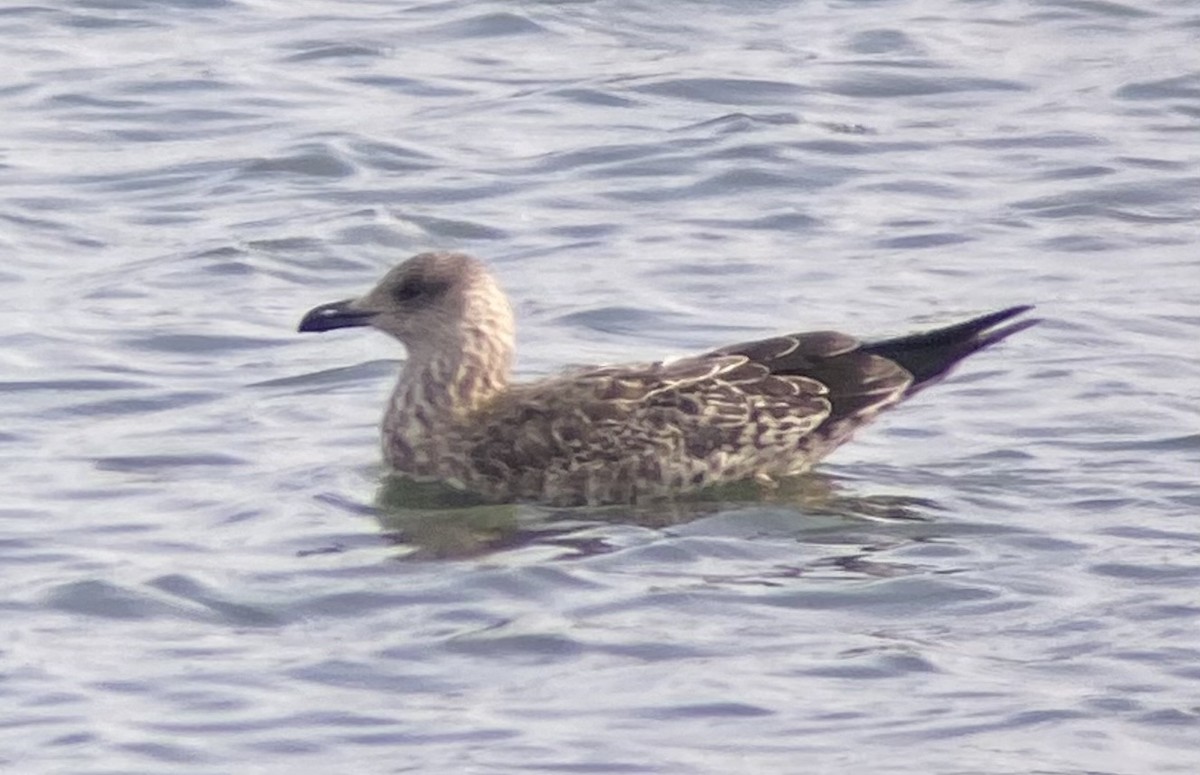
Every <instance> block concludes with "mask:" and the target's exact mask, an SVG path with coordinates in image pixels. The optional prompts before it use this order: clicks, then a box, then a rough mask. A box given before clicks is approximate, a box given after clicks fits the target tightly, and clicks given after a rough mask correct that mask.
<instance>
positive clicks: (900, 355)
mask: <svg viewBox="0 0 1200 775" xmlns="http://www.w3.org/2000/svg"><path fill="white" fill-rule="evenodd" d="M1031 309H1033V307H1032V306H1029V305H1023V306H1020V307H1009V308H1008V309H1002V310H1000V311H999V312H993V313H991V314H990V315H982V316H980V317H977V318H973V319H971V320H968V321H966V322H964V323H959V324H957V325H953V326H947V327H945V328H938V329H935V330H933V331H926V332H924V333H920V334H911V335H909V336H900V337H896V338H895V339H885V340H883V341H881V342H869V343H867V344H864V345H863V346H862V350H863V352H868V353H871V354H872V355H879V356H882V357H884V358H887V359H888V360H890V361H894V362H895V363H898V364H900V365H901V366H903V367H904V368H905V369H907V370H908V371H909V372H910V373H911V374H912V375H913V377H914V378H915V379H914V380H913V383H912V385H911V386H909V388H908V392H907V395H912V394H913V393H916V392H917V391H919V390H924V389H925V388H927V387H929V386H930V385H932V384H934V383H936V382H939V381H941V380H942V379H944V378H945V377H946V376H947V375H949V374H950V372H951V371H952V370H953V369H954V367H955V366H956V365H958V363H959V362H960V361H961V360H963V359H964V358H966V357H967V356H968V355H971V354H972V353H975V352H978V351H979V350H982V349H983V348H985V347H990V346H991V345H993V344H995V343H996V342H999V341H1001V340H1003V339H1007V338H1008V337H1010V336H1012V335H1013V334H1015V333H1017V332H1018V331H1024V330H1025V329H1027V328H1029V327H1030V326H1034V325H1037V324H1038V323H1040V322H1041V321H1040V320H1038V319H1036V318H1033V319H1030V320H1020V321H1017V322H1015V323H1011V324H1009V325H1006V326H1001V325H1000V324H1001V323H1003V322H1004V321H1006V320H1010V319H1011V318H1014V317H1016V316H1017V315H1020V314H1023V313H1025V312H1028V311H1029V310H1031Z"/></svg>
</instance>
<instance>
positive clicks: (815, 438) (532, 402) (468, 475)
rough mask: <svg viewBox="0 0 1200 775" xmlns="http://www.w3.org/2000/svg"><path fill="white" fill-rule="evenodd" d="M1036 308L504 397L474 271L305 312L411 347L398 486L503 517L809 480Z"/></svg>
mask: <svg viewBox="0 0 1200 775" xmlns="http://www.w3.org/2000/svg"><path fill="white" fill-rule="evenodd" d="M1026 309H1027V308H1012V309H1009V310H1004V311H1002V312H998V313H993V314H992V315H988V316H984V317H982V318H978V319H976V320H973V321H968V322H967V323H963V324H960V325H959V326H953V327H950V328H947V329H939V330H938V331H935V332H929V333H926V334H917V335H914V336H911V337H901V338H898V339H893V340H887V341H884V342H879V343H875V344H863V343H860V342H859V341H858V340H856V339H854V338H852V337H849V336H846V335H844V334H839V333H836V332H826V331H822V332H813V333H805V334H791V335H787V336H778V337H774V338H771V339H764V340H760V341H755V342H746V343H743V344H737V345H731V346H727V347H722V348H720V349H718V350H714V351H712V352H709V353H706V354H703V355H698V356H693V357H689V358H682V359H678V360H673V361H665V362H657V363H641V364H627V365H620V366H604V367H597V368H590V369H581V370H576V371H571V372H568V373H565V374H562V375H560V376H556V377H552V378H549V379H543V380H538V381H535V382H527V383H518V384H510V382H509V372H510V364H511V361H512V355H513V322H512V313H511V310H510V308H509V305H508V302H507V299H506V297H505V296H504V294H503V292H502V291H501V290H500V288H499V286H498V285H497V284H496V283H495V281H494V280H493V279H492V277H491V276H490V274H488V273H487V272H486V271H485V270H484V268H483V266H482V265H481V264H480V263H479V262H477V261H475V260H474V259H472V258H470V257H467V256H465V255H462V254H457V253H427V254H422V255H419V256H416V257H414V258H412V259H410V260H409V261H407V262H405V263H403V264H401V265H400V266H399V267H397V268H396V269H393V270H392V271H391V272H389V273H388V275H387V276H385V277H384V278H383V280H381V281H380V283H379V284H378V285H377V286H376V288H375V289H374V290H372V291H371V292H370V293H368V294H367V295H366V296H364V297H362V298H361V299H352V300H347V301H343V302H335V303H334V304H327V305H323V306H321V307H317V308H316V309H314V310H312V311H311V312H309V314H308V315H307V316H306V317H305V318H304V321H303V322H302V323H301V327H300V330H302V331H324V330H328V329H331V328H339V327H343V326H358V325H372V326H375V327H376V328H379V329H381V330H383V331H385V332H387V333H390V334H392V335H393V336H395V337H396V338H398V339H400V340H401V341H402V342H404V343H405V345H406V346H407V348H408V350H409V360H408V363H407V364H406V366H405V368H404V371H403V373H402V374H401V377H400V379H399V381H398V383H397V385H396V389H395V391H394V393H393V396H392V399H391V401H390V403H389V406H388V410H387V412H386V414H385V417H384V422H383V452H384V458H385V460H386V461H387V462H388V464H389V465H390V466H391V467H392V468H393V469H394V470H395V471H396V472H398V473H401V474H406V475H409V476H412V477H414V478H417V479H434V480H441V481H445V482H447V483H449V484H451V485H453V486H455V487H460V488H463V489H466V490H469V491H471V492H474V493H477V494H479V495H481V496H483V497H484V498H487V499H489V500H493V501H514V500H531V501H539V502H543V503H548V504H554V505H579V504H608V503H633V502H637V501H643V500H647V499H654V498H665V497H671V496H675V495H680V494H684V493H687V492H691V491H696V490H699V489H703V488H705V487H709V486H712V485H718V484H726V483H730V482H735V481H739V480H744V479H751V478H754V479H758V480H760V481H763V482H768V481H770V480H772V479H775V478H777V477H783V476H789V475H794V474H798V473H801V472H803V471H805V470H807V469H808V468H809V467H810V466H811V465H812V464H813V463H815V462H816V461H818V460H820V459H821V458H822V457H824V456H825V455H827V454H828V453H829V452H830V451H832V450H833V449H834V448H836V447H837V446H838V445H840V444H842V443H843V442H845V441H846V440H848V439H849V438H850V436H851V435H852V434H853V433H854V431H855V430H856V429H857V428H859V427H861V426H862V425H863V424H865V423H866V422H868V421H870V420H871V419H872V418H873V417H874V416H875V415H876V414H878V413H879V411H880V410H882V409H884V408H886V407H888V406H891V405H893V404H895V403H897V402H898V401H900V400H901V399H903V398H904V397H905V396H906V395H909V394H911V393H912V392H915V390H916V389H918V388H920V387H923V386H924V385H925V384H927V383H932V382H933V381H936V380H937V379H940V378H941V377H943V376H945V374H946V372H947V371H948V370H949V369H950V368H951V367H952V366H953V365H954V364H955V363H957V362H958V361H960V360H961V359H962V358H964V357H966V356H967V355H969V354H971V353H972V352H975V351H976V350H978V349H980V348H982V347H986V346H987V345H990V344H993V343H994V342H997V341H999V340H1000V339H1003V338H1005V337H1007V336H1009V335H1011V334H1012V333H1015V332H1016V331H1019V330H1022V329H1024V328H1026V327H1028V326H1029V325H1032V324H1033V323H1034V322H1036V321H1032V320H1027V321H1023V322H1019V323H1015V324H1012V325H1010V326H1008V327H1005V328H995V326H996V325H997V324H999V323H1000V322H1003V321H1004V320H1007V319H1009V318H1011V317H1013V316H1015V315H1017V314H1019V313H1020V312H1023V311H1025V310H1026ZM897 354H901V355H897ZM906 360H907V361H912V362H913V363H918V364H919V370H920V371H921V372H922V374H921V377H922V379H920V380H918V379H917V378H916V377H915V376H914V373H913V371H911V370H910V369H908V368H906V367H905V365H903V363H904V362H906Z"/></svg>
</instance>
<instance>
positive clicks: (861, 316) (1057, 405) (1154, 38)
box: [0, 0, 1200, 775]
mask: <svg viewBox="0 0 1200 775" xmlns="http://www.w3.org/2000/svg"><path fill="white" fill-rule="evenodd" d="M0 71H2V72H4V73H5V76H4V78H2V79H0V111H2V112H0V115H2V116H3V121H0V176H2V178H3V181H4V185H3V187H2V188H0V255H2V256H3V263H2V264H0V283H2V285H3V288H4V292H5V295H4V298H5V303H4V305H3V308H2V310H0V318H2V324H0V363H2V364H3V371H2V372H0V399H2V400H0V442H2V443H0V454H3V458H4V459H3V464H2V466H0V491H2V492H3V493H4V499H3V501H0V583H2V588H3V597H2V598H0V621H2V622H3V627H2V629H0V632H2V633H3V635H2V637H0V769H3V770H4V771H5V772H9V771H11V772H14V773H17V772H20V773H39V772H53V773H96V774H98V773H164V772H171V773H186V774H189V775H190V774H191V773H197V774H198V773H214V774H216V773H231V772H238V773H249V772H254V773H297V772H302V773H303V772H314V773H315V772H347V773H350V772H353V773H385V772H431V773H433V772H436V773H445V772H479V773H483V772H488V773H491V772H495V773H512V772H526V771H534V772H614V773H616V772H619V773H698V772H712V773H730V772H755V773H800V772H804V773H823V772H839V773H840V772H846V771H858V772H888V773H913V774H914V775H918V774H920V775H927V774H928V773H941V774H945V775H951V774H954V773H1014V774H1015V773H1029V772H1039V773H1073V774H1074V773H1106V774H1108V773H1120V774H1121V775H1141V774H1142V773H1150V772H1155V773H1188V774H1190V773H1195V772H1197V771H1198V770H1200V486H1198V484H1200V420H1198V415H1200V409H1198V407H1200V347H1198V345H1197V341H1198V340H1200V307H1198V303H1200V291H1198V290H1197V289H1198V288H1200V7H1198V6H1197V5H1196V4H1195V3H1193V2H1190V0H1146V1H1145V2H1136V3H1135V2H1124V3H1122V2H1108V1H1107V0H1105V1H1095V2H1093V1H1090V0H1024V1H1020V0H990V1H989V0H957V1H956V0H928V2H901V1H900V0H895V1H889V0H878V1H876V2H866V1H861V2H854V1H852V0H841V1H832V2H803V1H800V0H790V1H789V2H773V1H771V0H761V1H754V2H736V3H735V2H717V1H716V0H710V1H709V2H682V0H666V1H665V2H661V3H659V2H653V3H652V2H648V1H643V2H640V3H639V2H618V1H616V0H614V1H612V2H606V1H604V0H598V1H596V2H521V3H516V2H510V3H489V2H465V1H460V0H448V1H447V2H435V3H407V2H401V1H399V0H389V1H388V2H372V1H370V0H357V1H356V0H338V1H337V2H335V1H334V0H291V1H289V2H284V1H283V0H246V1H245V2H233V1H232V0H169V1H164V0H76V1H75V2H69V1H66V0H64V2H58V3H49V4H47V3H38V2H36V0H35V1H34V2H30V3H10V4H5V5H4V6H3V7H2V8H0ZM431 247H441V248H457V249H464V250H469V251H471V252H473V253H476V254H478V255H480V256H481V257H484V258H486V259H487V260H488V261H489V263H490V264H491V265H492V266H493V267H494V269H495V271H496V272H497V274H498V275H499V276H500V277H501V278H502V281H503V282H504V284H505V285H506V287H507V288H508V289H509V290H510V292H511V294H512V296H513V299H514V303H515V304H516V306H517V309H518V313H519V317H520V325H521V348H522V355H521V362H520V369H521V372H522V373H523V374H526V375H535V374H543V373H547V372H549V371H552V370H553V369H555V368H556V367H558V366H560V365H562V364H564V363H586V362H604V361H612V360H620V359H646V358H653V357H657V356H661V355H666V354H675V353H682V352H687V351H688V350H690V349H693V348H699V347H706V346H710V345H715V344H720V343H723V342H726V341H730V340H739V339H746V338H750V337H752V336H757V335H766V334H769V333H772V332H777V331H780V330H787V329H801V328H828V327H837V328H840V329H842V330H846V331H849V332H852V333H856V334H863V335H880V334H891V333H896V332H900V331H905V330H909V329H912V328H917V327H921V326H928V325H934V324H938V323H944V322H948V321H951V320H954V319H957V318H958V317H960V316H966V315H969V314H973V313H977V312H980V311H984V310H988V309H992V308H995V307H999V306H1002V305H1008V304H1017V303H1026V302H1032V303H1036V304H1037V305H1038V306H1039V314H1040V315H1041V316H1042V317H1043V318H1045V322H1044V324H1043V325H1041V326H1039V327H1037V328H1035V329H1033V330H1030V331H1028V332H1025V333H1024V334H1022V335H1020V336H1019V337H1016V338H1014V339H1012V340H1010V341H1009V342H1006V343H1005V344H1004V345H1003V346H1001V347H998V348H996V349H994V350H990V351H988V352H987V353H985V354H982V355H980V356H979V357H977V358H976V359H974V360H972V361H971V363H970V364H969V365H967V366H966V367H965V368H963V369H961V370H960V371H959V373H958V375H957V376H956V377H955V378H954V379H953V380H951V381H949V382H947V383H945V384H943V385H940V386H938V387H937V388H936V389H934V390H930V391H929V392H927V393H924V394H922V395H921V396H920V397H919V398H918V399H916V400H914V401H913V402H912V403H911V404H909V405H907V406H905V407H903V408H902V409H899V410H897V411H895V412H893V413H891V414H890V415H889V416H888V418H887V419H886V420H884V421H882V422H880V423H879V424H878V425H877V426H875V427H873V428H871V429H870V430H869V431H867V432H864V433H862V434H860V438H859V439H858V440H857V441H856V442H855V443H853V444H851V445H849V446H847V447H845V448H844V449H842V450H841V451H840V452H839V453H838V454H837V455H835V456H834V457H833V458H831V459H830V460H829V461H828V462H827V463H826V464H825V465H824V466H823V467H822V469H821V471H820V473H819V474H817V475H814V476H813V477H811V479H810V480H809V481H807V482H806V483H805V484H804V487H803V491H802V492H800V493H797V494H795V496H794V497H792V498H787V499H785V498H777V499H775V500H773V501H770V502H754V501H748V502H737V501H730V502H727V503H724V504H722V503H717V504H707V505H703V506H697V507H695V508H689V509H666V508H663V509H660V510H650V511H642V512H637V513H634V512H629V511H622V510H619V509H618V510H615V511H614V510H608V511H605V512H600V513H596V512H586V511H583V512H572V511H568V512H551V511H546V510H541V509H537V508H534V507H514V508H508V509H492V510H487V509H484V510H471V509H467V510H463V511H459V512H455V513H453V514H443V515H439V516H432V517H431V516H430V515H429V514H427V513H422V512H419V511H413V510H412V509H407V510H405V509H395V508H377V507H376V501H377V490H378V489H379V485H380V470H379V467H378V451H377V441H376V435H375V434H376V424H377V420H378V417H379V414H380V412H381V403H382V400H383V398H384V396H385V394H386V392H387V390H388V388H389V385H390V382H391V380H392V379H393V377H394V373H395V371H396V367H397V364H398V362H399V359H400V358H401V357H402V351H401V350H400V348H399V347H397V346H394V345H393V344H392V343H390V342H388V341H387V340H385V339H384V338H383V337H381V336H378V335H371V334H367V333H364V332H335V333H332V334H327V335H325V336H320V337H317V336H299V335H297V334H295V333H293V332H294V327H295V324H296V322H297V320H298V319H299V316H300V315H301V314H302V313H303V312H304V311H305V310H306V309H308V308H309V307H312V306H314V305H316V304H318V303H321V302H325V301H329V300H333V299H337V298H342V297H345V296H348V295H351V294H353V293H356V292H359V291H361V290H364V289H366V288H367V287H368V286H369V285H370V284H372V283H373V282H374V281H375V279H376V278H377V277H378V276H379V275H380V274H381V273H382V271H383V270H384V269H385V268H386V267H388V266H389V265H391V264H392V263H394V262H395V261H397V260H399V259H400V258H402V257H405V256H407V255H409V254H412V253H414V252H417V251H419V250H422V249H427V248H431Z"/></svg>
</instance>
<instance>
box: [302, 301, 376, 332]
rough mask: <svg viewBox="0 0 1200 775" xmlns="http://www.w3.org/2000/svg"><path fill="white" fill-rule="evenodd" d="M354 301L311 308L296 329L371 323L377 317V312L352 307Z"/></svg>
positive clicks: (304, 329) (315, 329)
mask: <svg viewBox="0 0 1200 775" xmlns="http://www.w3.org/2000/svg"><path fill="white" fill-rule="evenodd" d="M353 301H354V300H353V299H344V300H343V301H335V302H332V303H330V304H322V305H321V306H319V307H314V308H312V309H310V310H309V311H308V313H307V314H306V315H305V316H304V319H303V320H301V321H300V327H299V328H298V329H296V330H297V331H300V332H301V333H304V332H309V331H332V330H333V329H335V328H351V327H354V326H369V325H371V318H373V317H375V313H374V312H368V311H364V310H359V309H351V308H350V303H351V302H353Z"/></svg>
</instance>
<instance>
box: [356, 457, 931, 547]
mask: <svg viewBox="0 0 1200 775" xmlns="http://www.w3.org/2000/svg"><path fill="white" fill-rule="evenodd" d="M748 506H757V507H759V508H770V509H773V510H775V511H776V512H778V513H779V514H786V515H789V518H793V519H794V520H795V524H796V532H797V534H798V535H800V534H803V533H805V532H809V531H812V530H813V528H814V525H822V526H825V527H828V525H829V524H831V523H836V522H839V521H842V522H846V523H849V524H853V523H854V522H855V521H866V520H870V521H876V522H880V521H897V522H900V521H917V522H920V521H927V520H929V519H931V516H932V515H933V514H934V513H936V512H937V511H940V510H941V509H940V508H939V507H938V505H937V504H936V503H934V502H933V501H930V500H927V499H921V498H915V497H907V496H898V495H859V494H855V493H853V492H851V491H850V488H849V487H847V486H846V485H844V484H843V483H841V482H840V481H838V480H837V479H836V478H835V477H833V476H829V475H824V474H818V473H812V474H806V475H803V476H796V477H790V478H787V479H782V480H780V481H778V482H777V483H775V485H774V486H771V487H763V486H762V485H760V484H758V483H757V482H754V481H745V482H737V483H733V484H729V485H725V486H721V487H714V488H709V489H707V490H704V491H702V492H700V493H697V494H695V495H693V496H691V497H687V498H680V499H674V500H662V501H656V502H653V503H646V504H637V505H631V506H601V507H578V508H567V509H561V508H548V507H543V506H537V505H532V504H488V503H484V502H482V501H481V500H480V499H478V498H476V497H475V496H473V495H471V494H470V493H466V492H463V491H461V490H457V489H454V488H452V487H449V486H447V485H443V484H439V483H437V482H418V481H414V480H412V479H409V478H407V477H403V476H396V475H386V476H384V478H383V481H382V483H381V484H380V486H379V488H378V490H377V492H376V497H375V507H376V509H377V511H376V517H377V519H378V521H379V524H380V527H381V528H382V529H383V531H384V534H385V535H386V536H387V537H388V539H389V540H391V541H393V542H394V543H395V544H396V545H397V546H399V547H402V548H403V549H404V550H405V554H404V555H403V556H404V557H405V558H406V559H421V560H427V559H462V558H467V557H480V556H486V555H489V554H493V553H498V552H504V551H511V550H515V549H520V548H522V547H527V546H529V545H531V544H535V543H536V544H538V545H541V546H556V547H561V548H564V549H568V550H569V551H568V552H567V553H566V554H561V555H559V556H560V557H563V556H576V557H577V556H587V555H591V554H599V553H603V552H607V551H611V550H612V547H610V546H608V545H606V543H605V541H604V540H603V539H601V538H596V537H595V536H590V535H589V536H587V537H582V536H581V535H580V534H584V533H588V532H589V531H592V529H593V528H595V527H596V526H597V525H605V524H608V525H629V526H636V527H641V528H647V529H651V530H663V529H667V528H672V527H678V526H681V525H687V524H689V523H694V522H697V521H700V520H704V519H707V518H711V517H714V516H717V515H724V516H728V515H736V514H738V513H739V512H740V511H743V510H744V509H745V508H746V507H748Z"/></svg>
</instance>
